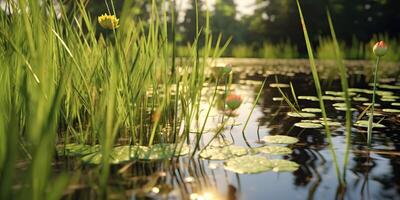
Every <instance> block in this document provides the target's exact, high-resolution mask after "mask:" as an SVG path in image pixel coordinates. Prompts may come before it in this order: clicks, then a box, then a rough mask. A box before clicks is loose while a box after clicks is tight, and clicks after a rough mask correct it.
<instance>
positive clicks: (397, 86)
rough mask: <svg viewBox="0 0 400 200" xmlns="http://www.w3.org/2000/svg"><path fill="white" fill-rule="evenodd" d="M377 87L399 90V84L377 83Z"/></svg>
mask: <svg viewBox="0 0 400 200" xmlns="http://www.w3.org/2000/svg"><path fill="white" fill-rule="evenodd" d="M378 87H379V88H382V89H389V90H400V85H389V84H383V85H378Z"/></svg>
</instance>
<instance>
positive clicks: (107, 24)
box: [97, 14, 119, 30]
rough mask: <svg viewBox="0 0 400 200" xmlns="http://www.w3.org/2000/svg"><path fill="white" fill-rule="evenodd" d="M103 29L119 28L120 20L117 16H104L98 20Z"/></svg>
mask: <svg viewBox="0 0 400 200" xmlns="http://www.w3.org/2000/svg"><path fill="white" fill-rule="evenodd" d="M97 20H98V21H99V24H100V26H101V27H103V28H105V29H111V30H113V29H116V28H118V27H119V19H118V18H117V17H116V16H115V15H108V14H103V15H101V16H99V17H98V18H97Z"/></svg>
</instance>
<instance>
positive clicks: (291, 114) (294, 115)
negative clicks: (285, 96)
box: [287, 112, 316, 118]
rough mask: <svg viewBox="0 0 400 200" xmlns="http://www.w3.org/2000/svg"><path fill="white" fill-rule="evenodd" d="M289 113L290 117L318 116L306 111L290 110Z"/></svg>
mask: <svg viewBox="0 0 400 200" xmlns="http://www.w3.org/2000/svg"><path fill="white" fill-rule="evenodd" d="M287 115H288V116H290V117H297V118H313V117H315V116H316V115H315V114H313V113H306V112H288V113H287Z"/></svg>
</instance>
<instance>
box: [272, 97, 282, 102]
mask: <svg viewBox="0 0 400 200" xmlns="http://www.w3.org/2000/svg"><path fill="white" fill-rule="evenodd" d="M272 101H283V97H273V98H272Z"/></svg>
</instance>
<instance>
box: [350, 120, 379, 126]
mask: <svg viewBox="0 0 400 200" xmlns="http://www.w3.org/2000/svg"><path fill="white" fill-rule="evenodd" d="M354 126H356V127H361V128H368V120H359V121H357V122H356V123H354ZM372 127H373V128H385V127H386V126H385V125H383V124H378V123H373V124H372Z"/></svg>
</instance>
